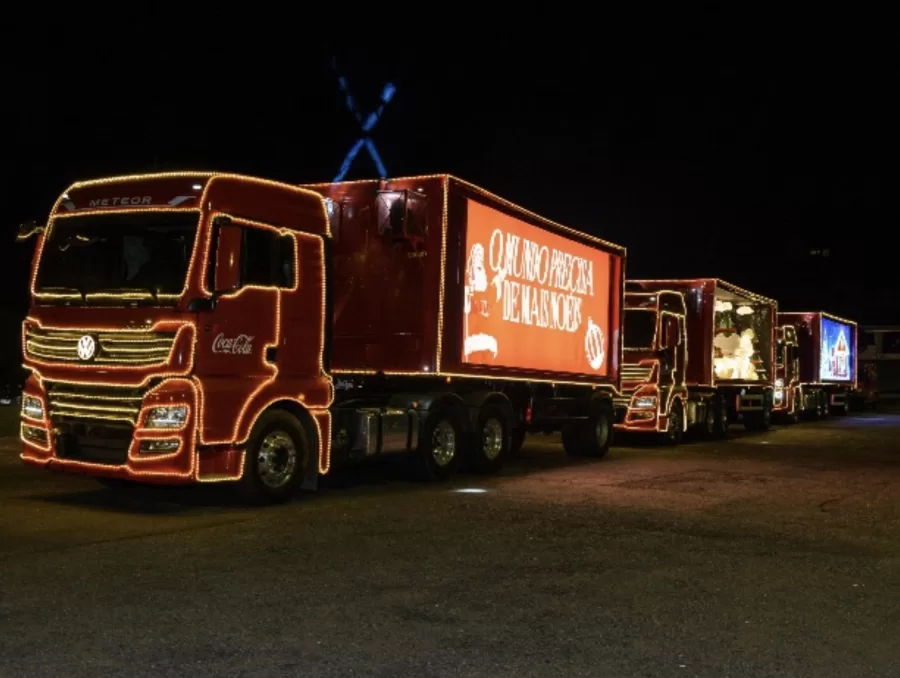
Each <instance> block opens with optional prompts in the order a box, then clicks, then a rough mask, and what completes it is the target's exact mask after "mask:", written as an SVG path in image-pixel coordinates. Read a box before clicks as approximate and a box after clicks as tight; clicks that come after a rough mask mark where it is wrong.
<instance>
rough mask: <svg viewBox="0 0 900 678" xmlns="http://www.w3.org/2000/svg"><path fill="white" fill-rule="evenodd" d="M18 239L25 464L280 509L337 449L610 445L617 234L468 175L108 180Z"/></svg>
mask: <svg viewBox="0 0 900 678" xmlns="http://www.w3.org/2000/svg"><path fill="white" fill-rule="evenodd" d="M31 236H37V242H36V246H35V254H34V260H33V265H32V273H31V306H30V311H29V314H28V317H27V318H26V319H25V321H24V322H23V325H22V342H23V352H24V360H25V366H26V367H27V368H28V369H29V370H30V373H31V375H30V377H29V378H28V380H27V383H26V385H25V389H24V393H23V403H22V422H21V437H22V440H23V451H22V459H23V460H24V461H25V462H27V463H28V464H32V465H36V466H40V467H46V468H50V469H59V470H64V471H71V472H78V473H85V474H89V475H92V476H96V477H98V478H99V479H101V480H102V481H103V482H105V483H107V484H115V483H123V482H124V483H128V482H129V481H137V482H141V483H157V484H179V483H181V484H184V483H205V482H221V481H237V482H238V484H239V486H240V487H241V488H243V489H244V490H246V491H247V492H248V493H249V494H251V495H253V496H256V497H261V498H264V499H267V500H272V501H280V500H285V499H287V498H288V497H290V496H291V495H292V494H294V493H295V491H296V490H298V489H299V488H301V487H302V488H307V489H313V488H315V487H316V484H317V480H318V477H319V476H320V475H321V474H325V473H327V472H328V471H329V470H330V469H331V468H332V466H333V465H334V464H336V463H338V462H341V461H345V460H353V459H363V458H369V457H378V456H385V455H393V454H406V455H409V456H410V457H411V458H412V459H413V460H414V461H415V463H416V464H417V466H418V469H419V471H420V472H421V474H422V475H423V476H424V477H425V478H448V477H450V476H451V475H453V474H454V473H455V472H456V471H457V470H458V469H459V468H460V466H461V465H466V466H469V467H472V468H474V469H476V470H479V471H483V472H492V471H496V470H497V469H499V468H500V466H501V465H502V463H503V461H504V459H505V457H506V456H507V455H508V454H510V452H511V451H512V450H514V449H515V448H516V447H517V446H519V445H521V442H522V439H523V438H524V435H525V432H526V430H540V431H561V433H562V440H563V445H564V447H565V449H566V451H567V452H568V453H570V454H575V455H588V456H594V457H602V456H603V455H604V454H605V453H606V451H607V450H608V448H609V446H610V443H611V438H612V431H613V426H614V419H613V417H614V409H613V398H614V397H615V396H616V395H617V394H618V393H619V391H620V386H621V381H620V380H621V377H622V375H621V343H622V337H621V328H622V315H623V304H622V301H623V296H624V276H625V250H624V248H622V247H619V246H617V245H614V244H612V243H609V242H606V241H604V240H601V239H598V238H595V237H592V236H588V235H585V234H582V233H579V232H577V231H573V230H571V229H568V228H566V227H564V226H561V225H559V224H556V223H554V222H551V221H549V220H547V219H544V218H542V217H539V216H538V215H536V214H533V213H531V212H528V211H527V210H524V209H522V208H520V207H517V206H515V205H513V204H512V203H510V202H508V201H506V200H503V199H502V198H499V197H498V196H495V195H493V194H491V193H488V192H487V191H485V190H483V189H480V188H478V187H476V186H473V185H472V184H469V183H467V182H465V181H462V180H460V179H457V178H454V177H451V176H447V175H434V176H421V177H410V178H405V179H393V180H379V181H363V182H347V183H338V184H327V185H315V186H306V187H298V186H292V185H287V184H282V183H277V182H273V181H267V180H262V179H256V178H251V177H245V176H238V175H231V174H216V173H187V172H181V173H167V174H153V175H139V176H124V177H113V178H108V179H100V180H94V181H85V182H79V183H76V184H74V185H72V186H70V187H69V189H68V190H67V191H66V192H65V193H63V194H62V195H61V196H60V197H59V199H58V200H57V202H56V204H55V205H54V206H53V209H52V211H51V213H50V218H49V221H48V223H47V225H46V227H44V228H27V229H23V230H21V231H20V239H23V240H24V239H28V238H29V237H31ZM691 303H693V302H691ZM691 331H693V330H691ZM710 331H711V330H710ZM692 341H693V339H692ZM682 369H683V368H682ZM760 383H762V382H760ZM666 412H668V410H666Z"/></svg>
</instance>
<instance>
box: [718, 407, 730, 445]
mask: <svg viewBox="0 0 900 678" xmlns="http://www.w3.org/2000/svg"><path fill="white" fill-rule="evenodd" d="M715 413H716V430H715V437H716V438H717V439H719V440H722V439H724V438H727V437H728V427H729V426H730V425H731V423H730V422H729V421H728V406H727V405H726V404H725V398H723V397H721V396H719V397H718V398H717V399H716V409H715Z"/></svg>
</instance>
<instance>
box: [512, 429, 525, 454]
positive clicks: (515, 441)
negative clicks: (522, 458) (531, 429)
mask: <svg viewBox="0 0 900 678" xmlns="http://www.w3.org/2000/svg"><path fill="white" fill-rule="evenodd" d="M526 435H527V431H526V430H525V427H524V426H520V427H519V428H517V429H513V433H512V443H511V444H510V446H509V453H510V454H511V455H516V454H519V452H521V451H522V446H523V445H524V444H525V436H526Z"/></svg>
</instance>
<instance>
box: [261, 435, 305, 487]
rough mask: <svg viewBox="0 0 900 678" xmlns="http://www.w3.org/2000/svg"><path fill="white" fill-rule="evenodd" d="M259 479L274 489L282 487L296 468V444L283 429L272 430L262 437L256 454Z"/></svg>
mask: <svg viewBox="0 0 900 678" xmlns="http://www.w3.org/2000/svg"><path fill="white" fill-rule="evenodd" d="M256 466H257V469H258V473H259V479H260V480H262V482H263V483H264V484H265V485H266V486H267V487H270V488H272V489H273V490H274V489H278V488H279V487H283V486H284V485H286V484H287V483H288V482H289V481H290V479H291V478H292V477H293V476H294V471H295V470H296V469H297V446H296V445H295V444H294V441H293V439H292V438H291V437H290V436H289V435H288V434H287V433H285V432H284V431H272V432H271V433H270V434H269V435H267V436H266V437H265V438H263V441H262V445H260V446H259V452H258V453H257V455H256Z"/></svg>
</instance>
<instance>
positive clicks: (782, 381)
mask: <svg viewBox="0 0 900 678" xmlns="http://www.w3.org/2000/svg"><path fill="white" fill-rule="evenodd" d="M778 324H779V328H778V332H779V335H778V347H777V350H778V360H777V362H778V374H777V379H776V381H775V395H774V403H775V407H774V413H775V414H776V415H777V416H778V417H779V418H782V419H784V420H786V421H794V420H796V419H797V418H799V417H811V418H816V419H818V418H822V417H827V416H828V415H829V414H846V413H847V412H848V410H849V407H850V396H851V394H852V393H854V392H855V391H856V388H857V364H856V338H857V337H856V335H857V327H856V323H855V322H853V321H852V320H847V319H845V318H839V317H837V316H834V315H831V314H829V313H825V312H823V311H809V312H803V313H797V312H785V313H779V314H778Z"/></svg>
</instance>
